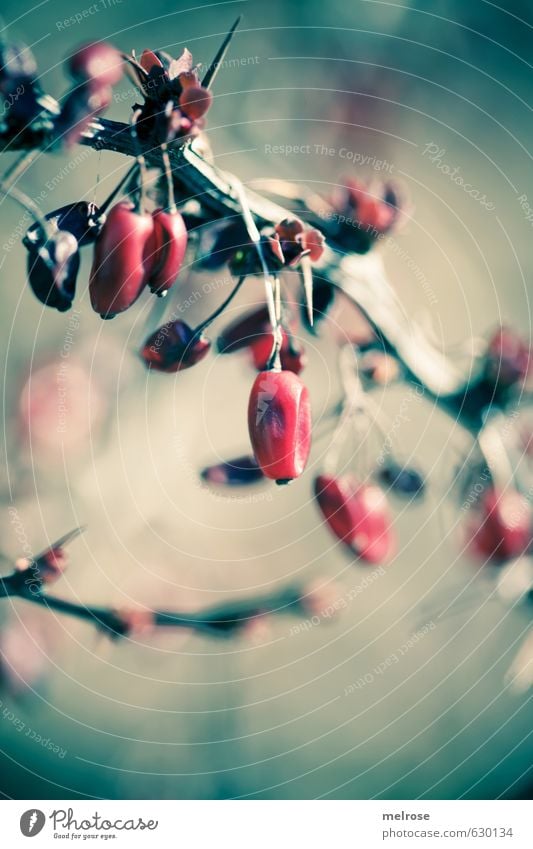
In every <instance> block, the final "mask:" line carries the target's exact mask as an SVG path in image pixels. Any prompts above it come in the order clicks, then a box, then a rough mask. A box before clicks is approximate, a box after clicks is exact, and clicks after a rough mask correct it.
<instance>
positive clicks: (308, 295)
mask: <svg viewBox="0 0 533 849" xmlns="http://www.w3.org/2000/svg"><path fill="white" fill-rule="evenodd" d="M301 265H302V276H303V279H304V292H305V302H306V304H307V318H308V320H309V324H310V326H311V327H312V326H313V324H314V318H313V271H312V268H311V260H310V259H309V257H308V256H304V257H302V263H301Z"/></svg>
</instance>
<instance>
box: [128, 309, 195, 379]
mask: <svg viewBox="0 0 533 849" xmlns="http://www.w3.org/2000/svg"><path fill="white" fill-rule="evenodd" d="M210 349H211V342H210V341H209V339H208V338H207V337H206V336H204V335H203V333H202V332H201V331H200V332H199V331H198V328H196V329H193V328H191V327H189V325H188V324H186V323H185V322H184V321H179V320H178V321H169V322H167V324H164V325H163V326H162V327H160V328H158V330H156V331H155V332H154V333H152V334H151V336H149V337H148V339H147V340H146V342H145V343H144V346H143V348H142V351H141V358H142V359H143V361H144V363H145V365H146V366H147V367H148V368H152V369H154V370H155V371H163V372H166V373H167V374H174V373H175V372H178V371H184V370H185V369H188V368H191V366H195V365H196V363H199V362H200V361H201V360H203V359H204V357H205V356H206V355H207V354H208V353H209V351H210Z"/></svg>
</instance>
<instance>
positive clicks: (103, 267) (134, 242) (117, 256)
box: [89, 202, 153, 318]
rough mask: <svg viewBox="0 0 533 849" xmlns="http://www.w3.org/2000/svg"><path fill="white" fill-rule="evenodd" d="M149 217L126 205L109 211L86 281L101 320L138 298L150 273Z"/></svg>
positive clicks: (119, 204)
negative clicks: (88, 279) (88, 278)
mask: <svg viewBox="0 0 533 849" xmlns="http://www.w3.org/2000/svg"><path fill="white" fill-rule="evenodd" d="M152 232H153V221H152V216H151V215H148V214H146V213H139V212H136V211H135V209H134V207H133V205H132V204H130V203H127V202H121V203H117V204H116V205H115V206H114V207H113V208H112V209H111V211H110V212H109V214H108V216H107V220H106V222H105V224H104V226H103V227H102V230H101V233H100V235H99V236H98V239H97V240H96V244H95V249H94V259H93V266H92V269H91V276H90V281H89V291H90V294H91V304H92V306H93V309H94V310H95V312H97V313H99V314H100V315H101V316H102V318H112V317H113V316H114V315H116V313H119V312H123V311H124V310H127V309H128V307H130V306H131V305H132V304H133V303H134V302H135V301H136V300H137V298H138V297H139V295H140V294H141V292H142V290H143V289H144V286H145V284H146V280H147V277H148V274H149V271H150V260H149V249H148V246H149V241H150V237H151V236H152Z"/></svg>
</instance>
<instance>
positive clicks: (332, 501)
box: [315, 475, 396, 563]
mask: <svg viewBox="0 0 533 849" xmlns="http://www.w3.org/2000/svg"><path fill="white" fill-rule="evenodd" d="M315 497H316V499H317V502H318V506H319V508H320V510H321V512H322V515H323V516H324V518H325V520H326V522H327V524H328V525H329V527H330V529H331V530H332V531H333V533H334V534H335V536H336V537H337V538H338V539H340V540H341V542H344V543H345V544H346V545H347V546H349V547H350V548H351V550H352V551H353V552H355V554H357V556H358V557H359V558H360V559H361V560H363V561H364V562H366V563H383V562H385V561H386V560H388V559H389V558H390V557H391V556H393V555H394V553H395V551H396V539H395V535H394V531H393V528H392V518H391V515H390V511H389V507H388V504H387V498H386V496H385V493H384V492H383V491H382V490H381V489H380V488H379V487H378V486H375V485H373V484H359V483H358V482H357V481H356V480H355V479H354V478H352V477H350V476H343V477H338V478H335V477H332V476H330V475H319V477H318V478H317V479H316V481H315Z"/></svg>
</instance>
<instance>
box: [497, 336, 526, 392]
mask: <svg viewBox="0 0 533 849" xmlns="http://www.w3.org/2000/svg"><path fill="white" fill-rule="evenodd" d="M530 359H531V352H530V350H529V345H527V344H526V343H525V342H524V340H523V339H521V337H520V336H519V335H518V333H515V332H514V330H511V329H510V328H508V327H501V328H499V329H498V330H497V331H496V333H495V334H494V336H493V337H492V339H491V340H490V342H489V345H488V350H487V366H486V368H487V374H488V376H489V377H490V378H491V379H492V380H494V381H495V383H497V384H498V385H499V386H502V387H505V386H512V385H513V384H515V383H519V382H521V381H523V380H525V378H526V377H527V375H528V372H529V370H530Z"/></svg>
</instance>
